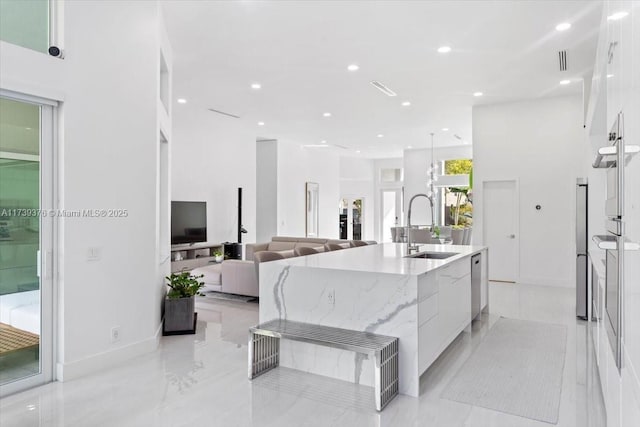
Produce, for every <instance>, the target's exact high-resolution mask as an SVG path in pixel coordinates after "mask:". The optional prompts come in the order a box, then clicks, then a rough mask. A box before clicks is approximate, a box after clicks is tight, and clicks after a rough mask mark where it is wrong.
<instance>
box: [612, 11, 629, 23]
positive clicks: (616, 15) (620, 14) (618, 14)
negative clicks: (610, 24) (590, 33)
mask: <svg viewBox="0 0 640 427" xmlns="http://www.w3.org/2000/svg"><path fill="white" fill-rule="evenodd" d="M627 15H629V12H625V11H620V12H616V13H614V14H612V15H609V16H607V19H608V20H609V21H617V20H618V19H622V18H624V17H625V16H627Z"/></svg>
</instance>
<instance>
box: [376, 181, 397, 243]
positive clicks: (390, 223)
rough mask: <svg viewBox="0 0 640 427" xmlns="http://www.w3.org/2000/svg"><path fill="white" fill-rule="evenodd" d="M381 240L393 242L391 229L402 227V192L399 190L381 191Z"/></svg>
mask: <svg viewBox="0 0 640 427" xmlns="http://www.w3.org/2000/svg"><path fill="white" fill-rule="evenodd" d="M380 201H381V203H380V210H381V212H380V228H381V231H380V236H381V238H380V240H381V241H382V243H385V242H392V241H393V239H392V237H391V227H398V226H400V225H402V191H401V190H400V189H399V188H394V189H389V190H387V189H384V190H380Z"/></svg>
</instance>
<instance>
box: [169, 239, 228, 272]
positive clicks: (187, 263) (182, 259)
mask: <svg viewBox="0 0 640 427" xmlns="http://www.w3.org/2000/svg"><path fill="white" fill-rule="evenodd" d="M215 251H220V252H223V250H222V245H221V244H220V243H194V244H191V245H190V244H184V245H174V246H171V272H172V273H176V272H180V271H189V270H193V269H194V268H197V267H202V266H205V265H208V264H211V263H213V262H215V256H214V255H213V253H214V252H215Z"/></svg>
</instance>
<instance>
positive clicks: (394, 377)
mask: <svg viewBox="0 0 640 427" xmlns="http://www.w3.org/2000/svg"><path fill="white" fill-rule="evenodd" d="M374 364H375V394H376V410H378V411H381V410H382V408H384V407H385V406H387V403H389V402H391V400H392V399H393V398H394V397H396V395H397V394H398V385H399V384H398V377H399V372H398V371H399V370H398V341H397V340H396V341H394V342H392V343H391V344H389V345H388V346H386V347H385V348H384V349H382V350H381V351H376V353H375V355H374Z"/></svg>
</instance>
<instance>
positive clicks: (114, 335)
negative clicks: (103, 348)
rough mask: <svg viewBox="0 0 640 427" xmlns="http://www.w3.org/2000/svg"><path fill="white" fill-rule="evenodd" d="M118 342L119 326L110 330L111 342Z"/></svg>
mask: <svg viewBox="0 0 640 427" xmlns="http://www.w3.org/2000/svg"><path fill="white" fill-rule="evenodd" d="M118 341H120V326H114V327H113V328H111V342H112V343H114V342H118Z"/></svg>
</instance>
